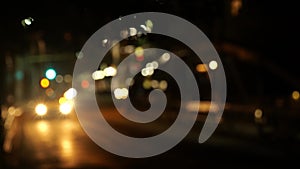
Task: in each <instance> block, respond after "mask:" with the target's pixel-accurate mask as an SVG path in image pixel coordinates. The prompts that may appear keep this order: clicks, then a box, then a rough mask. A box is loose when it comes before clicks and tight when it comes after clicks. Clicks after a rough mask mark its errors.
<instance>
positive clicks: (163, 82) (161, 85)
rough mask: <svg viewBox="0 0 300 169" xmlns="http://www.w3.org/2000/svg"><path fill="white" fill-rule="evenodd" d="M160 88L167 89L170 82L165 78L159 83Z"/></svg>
mask: <svg viewBox="0 0 300 169" xmlns="http://www.w3.org/2000/svg"><path fill="white" fill-rule="evenodd" d="M159 88H160V89H161V90H166V89H167V88H168V82H167V81H165V80H162V81H161V82H160V83H159Z"/></svg>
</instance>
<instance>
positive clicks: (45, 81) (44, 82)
mask: <svg viewBox="0 0 300 169" xmlns="http://www.w3.org/2000/svg"><path fill="white" fill-rule="evenodd" d="M40 85H41V87H42V88H44V89H45V88H47V87H49V86H50V81H49V80H48V79H47V78H42V79H41V81H40Z"/></svg>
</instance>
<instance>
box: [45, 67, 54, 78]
mask: <svg viewBox="0 0 300 169" xmlns="http://www.w3.org/2000/svg"><path fill="white" fill-rule="evenodd" d="M45 76H46V78H47V79H49V80H53V79H55V77H56V71H55V70H54V69H53V68H49V69H47V70H46V72H45Z"/></svg>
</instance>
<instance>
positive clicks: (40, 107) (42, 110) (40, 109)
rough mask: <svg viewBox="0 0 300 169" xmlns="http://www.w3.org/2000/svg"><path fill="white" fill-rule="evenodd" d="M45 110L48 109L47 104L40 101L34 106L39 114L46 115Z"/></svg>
mask: <svg viewBox="0 0 300 169" xmlns="http://www.w3.org/2000/svg"><path fill="white" fill-rule="evenodd" d="M47 111H48V109H47V106H46V105H45V104H42V103H40V104H38V105H36V106H35V112H36V114H37V115H39V116H44V115H46V114H47Z"/></svg>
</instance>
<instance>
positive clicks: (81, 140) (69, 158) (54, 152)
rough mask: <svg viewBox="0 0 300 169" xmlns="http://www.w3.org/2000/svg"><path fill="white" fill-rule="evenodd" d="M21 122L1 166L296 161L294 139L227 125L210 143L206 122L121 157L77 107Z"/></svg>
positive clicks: (237, 164)
mask: <svg viewBox="0 0 300 169" xmlns="http://www.w3.org/2000/svg"><path fill="white" fill-rule="evenodd" d="M104 112H106V113H110V114H111V115H105V116H106V118H107V120H108V121H110V122H111V124H112V126H115V127H118V126H119V127H121V128H123V131H122V132H125V133H127V134H129V135H130V134H132V131H134V129H133V128H132V127H130V126H126V125H128V124H126V123H123V122H120V121H118V120H117V119H118V117H116V115H115V114H114V110H113V109H106V111H104ZM15 123H16V124H15V125H16V126H15V127H14V130H15V132H16V133H15V136H14V138H13V139H12V150H11V152H9V153H7V154H5V155H4V162H2V161H1V162H2V163H4V164H3V165H1V168H2V166H4V167H6V168H16V169H18V168H22V169H27V168H28V169H29V168H30V169H32V168H37V169H44V168H45V169H46V168H53V169H54V168H55V169H57V168H62V169H63V168H64V169H65V168H105V169H116V168H165V167H168V168H170V167H172V168H199V167H210V168H217V167H243V168H253V167H255V166H261V167H263V166H265V167H270V166H276V165H278V164H284V163H292V162H293V158H292V157H293V156H292V155H291V154H290V153H291V151H290V148H291V147H290V146H292V144H290V145H287V146H286V147H284V148H283V147H282V145H281V144H276V143H274V145H272V144H270V143H271V142H267V141H261V140H259V139H257V138H255V139H253V137H251V136H250V137H249V138H251V139H244V138H238V137H236V136H234V135H230V133H224V132H223V131H224V128H226V127H225V125H223V124H220V126H219V128H218V130H217V131H216V132H215V134H214V135H213V136H212V137H211V138H210V139H209V140H208V141H207V142H206V143H204V144H199V143H197V136H198V135H197V134H199V132H200V129H201V123H196V124H195V127H194V128H193V130H192V131H191V132H190V134H189V135H188V136H187V137H186V139H184V140H183V141H182V142H181V143H179V144H178V145H177V146H175V147H174V148H173V149H171V150H169V151H167V152H165V153H163V154H160V155H158V156H154V157H150V158H142V159H134V158H125V157H120V156H117V155H114V154H112V153H109V152H107V151H105V150H103V149H102V148H100V147H99V146H98V145H97V144H95V143H94V142H93V141H92V140H91V139H90V138H89V137H88V136H87V135H86V134H85V132H84V131H83V130H82V128H81V126H80V124H79V122H78V121H77V118H76V114H75V112H73V114H71V115H70V116H68V117H63V116H54V117H48V118H37V117H36V116H35V115H34V114H33V113H28V112H27V114H26V113H24V114H23V116H21V117H20V118H17V119H16V121H15ZM159 128H160V127H152V128H151V127H146V128H144V129H143V130H144V132H145V133H143V134H142V135H145V134H146V135H151V133H152V134H153V133H156V132H157V130H160V129H159ZM162 128H163V127H162ZM252 132H254V131H252ZM141 133H142V132H141ZM136 134H137V135H139V134H138V133H136ZM140 136H141V135H140ZM104 139H105V138H104ZM293 148H294V150H295V152H293V153H298V154H299V152H297V151H296V150H297V147H293ZM298 148H299V145H298ZM294 157H296V156H294Z"/></svg>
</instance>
